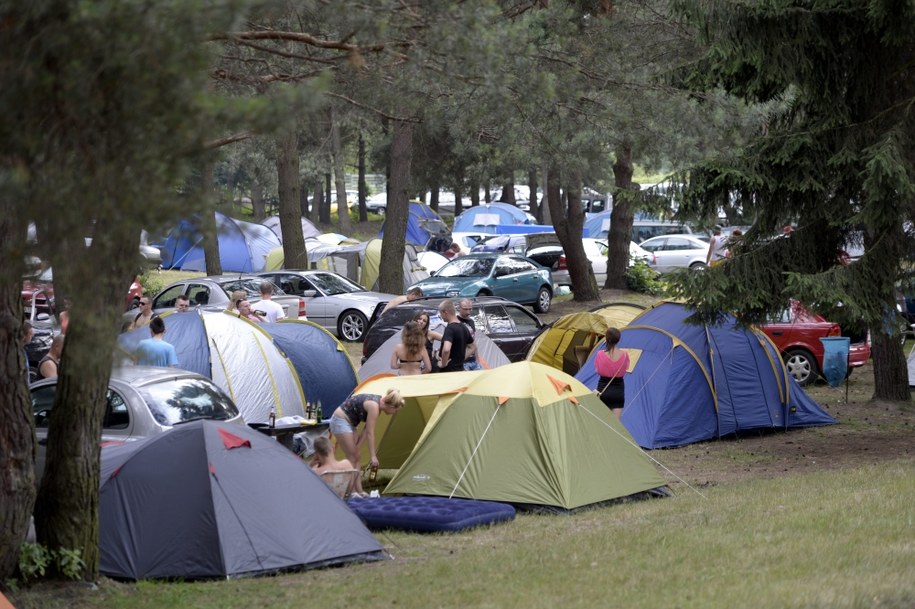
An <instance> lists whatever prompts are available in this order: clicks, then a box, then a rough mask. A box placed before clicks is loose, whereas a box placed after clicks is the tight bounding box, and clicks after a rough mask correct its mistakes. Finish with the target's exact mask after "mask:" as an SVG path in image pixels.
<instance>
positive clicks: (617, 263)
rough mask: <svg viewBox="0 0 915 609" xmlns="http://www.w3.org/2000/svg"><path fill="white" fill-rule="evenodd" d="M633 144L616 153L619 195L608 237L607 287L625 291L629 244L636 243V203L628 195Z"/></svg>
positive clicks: (616, 180)
mask: <svg viewBox="0 0 915 609" xmlns="http://www.w3.org/2000/svg"><path fill="white" fill-rule="evenodd" d="M632 171H633V167H632V145H631V144H629V143H624V144H622V145H620V146H619V147H618V148H617V150H616V160H615V161H614V163H613V177H614V180H615V182H616V193H615V195H614V197H613V211H612V212H611V213H610V232H609V233H608V234H607V249H608V251H607V283H606V287H607V288H610V289H614V290H625V289H627V286H626V269H627V268H628V267H629V242H630V241H632V217H633V204H632V200H631V197H630V196H628V195H629V193H630V192H631V190H632Z"/></svg>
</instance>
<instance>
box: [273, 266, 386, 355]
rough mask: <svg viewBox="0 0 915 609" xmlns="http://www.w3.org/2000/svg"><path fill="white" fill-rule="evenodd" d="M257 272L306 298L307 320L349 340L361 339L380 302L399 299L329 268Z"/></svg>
mask: <svg viewBox="0 0 915 609" xmlns="http://www.w3.org/2000/svg"><path fill="white" fill-rule="evenodd" d="M258 274H259V275H260V276H261V277H266V278H267V279H269V280H270V281H272V282H273V283H275V284H276V285H278V286H279V287H280V289H282V290H283V292H285V293H286V294H293V295H295V296H299V297H301V298H304V299H305V307H306V314H307V316H308V321H310V322H313V323H316V324H318V325H319V326H322V327H323V328H326V329H327V330H328V331H330V332H331V333H332V334H334V335H336V336H337V337H339V338H340V339H342V340H347V341H353V342H358V341H361V340H362V339H363V337H364V336H365V331H366V330H368V326H369V320H370V319H372V313H374V311H375V308H376V307H377V306H378V304H379V303H387V302H389V301H390V300H392V299H394V298H396V295H395V294H385V293H383V292H370V291H368V290H366V289H365V288H363V287H362V286H361V285H359V284H357V283H353V282H352V281H350V280H349V279H347V278H346V277H343V276H342V275H338V274H337V273H331V272H329V271H294V270H282V271H264V272H263V273H258Z"/></svg>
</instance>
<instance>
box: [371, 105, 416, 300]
mask: <svg viewBox="0 0 915 609" xmlns="http://www.w3.org/2000/svg"><path fill="white" fill-rule="evenodd" d="M391 137H392V141H391V165H390V172H391V174H390V175H391V179H390V181H389V182H388V209H387V212H386V214H385V220H384V240H383V242H382V244H381V273H380V276H379V288H378V289H379V291H381V292H387V293H388V294H402V293H403V291H404V284H403V257H404V251H405V240H406V236H407V205H408V200H409V192H410V174H411V170H412V169H411V167H412V162H413V123H410V122H406V121H394V124H393V129H392V135H391Z"/></svg>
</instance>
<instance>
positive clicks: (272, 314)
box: [251, 281, 286, 322]
mask: <svg viewBox="0 0 915 609" xmlns="http://www.w3.org/2000/svg"><path fill="white" fill-rule="evenodd" d="M272 298H273V284H272V283H270V282H269V281H264V282H263V283H261V300H260V302H256V303H254V305H252V307H251V308H252V309H254V311H255V312H260V313H263V314H264V321H269V322H275V321H279V320H281V319H286V311H284V310H283V307H282V306H281V305H279V304H277V303H275V302H273V300H272Z"/></svg>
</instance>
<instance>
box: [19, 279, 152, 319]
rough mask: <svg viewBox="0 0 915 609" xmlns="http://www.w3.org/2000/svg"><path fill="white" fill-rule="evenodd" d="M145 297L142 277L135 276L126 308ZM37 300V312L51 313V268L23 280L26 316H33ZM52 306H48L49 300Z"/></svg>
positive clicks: (52, 280) (134, 305)
mask: <svg viewBox="0 0 915 609" xmlns="http://www.w3.org/2000/svg"><path fill="white" fill-rule="evenodd" d="M142 297H143V286H142V285H140V278H139V277H134V279H133V283H131V284H130V287H129V288H128V289H127V295H126V298H125V299H124V309H125V310H129V309H134V308H136V307H138V306H139V305H140V298H142ZM33 299H34V301H35V303H34V304H35V308H36V311H35V313H36V314H38V313H47V314H48V315H51V314H52V313H53V311H52V310H51V308H52V307H53V305H54V275H53V273H52V272H51V269H50V268H47V269H45V270H44V271H42V272H41V273H39V274H38V276H36V277H34V278H32V279H24V280H23V281H22V306H23V308H24V310H25V315H26V317H30V316H31V312H32V300H33ZM49 299H50V301H51V306H48V300H49Z"/></svg>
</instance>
